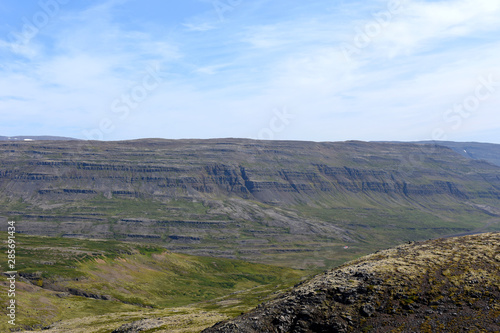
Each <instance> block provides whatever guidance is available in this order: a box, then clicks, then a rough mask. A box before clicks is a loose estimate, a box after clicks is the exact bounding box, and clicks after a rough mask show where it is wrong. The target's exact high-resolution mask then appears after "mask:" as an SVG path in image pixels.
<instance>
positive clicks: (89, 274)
mask: <svg viewBox="0 0 500 333" xmlns="http://www.w3.org/2000/svg"><path fill="white" fill-rule="evenodd" d="M0 236H1V238H0V239H3V240H4V241H1V242H0V252H2V253H6V251H7V235H6V233H0ZM16 243H17V244H16V245H17V250H18V251H17V252H16V269H17V271H18V276H17V279H16V280H17V281H16V296H15V300H16V304H17V308H16V309H17V311H16V327H15V328H16V329H18V330H19V329H29V330H32V329H42V328H45V330H44V331H45V332H47V331H49V332H50V331H53V332H58V331H61V332H79V331H82V332H85V333H88V332H103V330H104V331H106V332H110V331H112V330H113V329H116V328H118V327H120V326H121V325H124V324H127V323H129V322H133V321H135V320H138V319H142V318H156V319H157V318H159V317H161V318H163V319H162V324H161V325H159V324H158V325H157V326H163V327H164V328H165V329H166V330H167V331H169V330H168V328H169V327H171V328H176V329H178V328H182V327H189V328H190V330H192V331H194V332H199V331H200V330H201V329H202V328H205V327H207V326H210V325H211V324H214V323H216V322H217V321H220V320H222V319H227V318H231V317H234V316H235V315H239V314H241V313H242V312H245V311H248V310H249V309H251V308H252V307H254V306H256V305H257V304H259V303H260V302H262V301H263V300H264V299H266V298H267V297H268V296H269V295H270V294H272V293H274V292H277V291H280V290H282V289H284V288H287V287H290V286H291V285H293V284H295V283H297V282H298V281H300V279H301V278H302V276H304V275H305V274H307V272H303V271H296V270H293V269H289V268H279V267H270V266H265V265H259V264H251V263H248V262H243V261H238V260H231V259H221V258H209V257H193V256H190V255H185V254H177V253H171V252H169V251H165V249H163V248H160V247H154V246H149V245H144V244H136V243H122V242H117V241H104V240H84V239H64V238H49V237H40V236H26V235H21V234H19V235H16ZM5 267H6V265H3V264H2V268H5ZM2 271H5V270H2ZM8 284H9V283H8V280H7V279H6V276H4V275H3V274H2V279H0V303H2V304H7V303H8V302H9V299H10V298H8V292H7V290H8V289H9V287H8ZM0 313H1V314H2V317H5V318H7V317H6V308H5V307H2V309H1V311H0ZM198 325H199V326H200V327H201V328H200V329H197V328H196V327H198ZM10 328H12V326H10V325H9V324H8V323H7V321H6V320H3V321H1V322H0V331H1V332H8V331H9V329H10ZM49 328H50V330H49Z"/></svg>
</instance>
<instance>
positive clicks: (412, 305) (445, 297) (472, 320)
mask: <svg viewBox="0 0 500 333" xmlns="http://www.w3.org/2000/svg"><path fill="white" fill-rule="evenodd" d="M499 244H500V233H485V234H478V235H472V236H464V237H457V238H448V239H437V240H430V241H425V242H417V243H411V244H405V245H401V246H398V247H396V248H393V249H389V250H385V251H380V252H377V253H374V254H371V255H368V256H365V257H363V258H361V259H358V260H355V261H352V262H350V263H347V264H345V265H343V266H341V267H339V268H337V269H334V270H331V271H328V272H326V273H324V274H321V275H318V276H316V277H315V278H313V279H312V280H310V281H309V282H306V283H303V284H301V285H297V286H296V287H295V288H294V289H293V290H292V291H290V292H288V293H286V294H283V295H281V296H280V297H278V298H276V299H275V300H273V301H270V302H268V303H265V304H263V305H260V306H259V307H258V308H257V309H255V310H253V311H252V312H250V313H248V314H245V315H242V316H240V317H238V318H236V319H234V320H231V321H229V322H222V323H218V324H216V325H215V326H214V327H212V328H208V329H206V330H204V331H203V332H204V333H213V332H221V333H222V332H224V333H226V332H239V333H244V332H259V333H263V332H304V333H305V332H500V304H499V300H500V246H499Z"/></svg>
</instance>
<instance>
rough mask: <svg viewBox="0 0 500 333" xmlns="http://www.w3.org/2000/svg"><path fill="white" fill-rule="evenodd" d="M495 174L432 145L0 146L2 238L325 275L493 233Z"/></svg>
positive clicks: (499, 192)
mask: <svg viewBox="0 0 500 333" xmlns="http://www.w3.org/2000/svg"><path fill="white" fill-rule="evenodd" d="M498 207H500V167H498V166H496V165H493V164H490V163H488V162H485V161H481V160H474V159H471V158H466V157H464V156H461V155H460V154H458V153H456V152H454V151H453V150H452V149H450V148H447V147H443V146H439V145H434V144H415V143H373V142H359V141H348V142H323V143H318V142H302V141H254V140H243V139H214V140H161V139H148V140H135V141H120V142H98V141H32V142H30V141H28V142H24V141H16V142H11V141H8V142H0V217H1V216H3V219H2V218H0V228H4V230H6V221H7V220H8V219H14V220H16V221H18V222H19V223H18V227H17V230H18V231H19V232H21V233H25V234H32V235H45V236H62V237H78V238H81V237H83V238H99V239H100V238H111V239H117V240H124V241H141V242H147V243H154V244H157V245H161V246H164V247H166V248H167V249H169V250H172V251H176V252H183V253H189V254H195V255H204V256H215V257H225V258H238V259H244V260H249V261H253V262H259V263H267V264H279V265H283V266H289V267H295V268H315V269H321V268H322V267H333V266H334V265H338V264H340V263H343V262H345V261H346V260H348V259H352V258H354V257H357V256H360V255H362V254H367V253H370V252H373V251H375V250H377V249H381V248H387V247H389V246H393V245H395V244H398V243H402V242H405V241H413V240H422V239H429V238H436V237H439V236H443V235H452V234H466V233H471V232H479V231H496V230H500V224H499V222H500V209H499V208H498Z"/></svg>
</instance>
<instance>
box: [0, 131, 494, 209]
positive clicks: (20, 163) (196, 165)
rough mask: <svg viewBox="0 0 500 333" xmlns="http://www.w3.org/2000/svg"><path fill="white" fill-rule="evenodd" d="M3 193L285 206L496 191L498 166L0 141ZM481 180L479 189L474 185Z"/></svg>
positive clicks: (380, 152) (304, 151)
mask: <svg viewBox="0 0 500 333" xmlns="http://www.w3.org/2000/svg"><path fill="white" fill-rule="evenodd" d="M0 157H1V173H0V177H1V178H0V181H1V183H0V186H1V188H2V189H3V194H4V195H7V196H19V197H22V198H23V199H25V200H28V201H30V200H33V201H41V202H43V201H49V200H52V199H57V200H59V201H65V200H69V201H71V200H74V199H76V198H81V197H82V196H83V197H91V196H95V195H97V194H103V195H105V196H108V197H109V196H128V197H139V196H145V197H148V196H156V197H160V198H161V197H166V198H170V197H174V196H176V195H180V196H189V197H205V196H207V195H210V194H220V195H235V196H238V197H241V198H252V199H257V200H259V201H262V202H277V203H280V204H290V203H298V202H304V201H306V202H307V201H309V200H317V199H318V198H321V197H322V196H324V195H332V194H333V195H335V194H338V193H345V194H347V195H352V194H358V193H362V194H366V195H370V194H375V195H380V194H384V195H385V196H388V197H391V196H401V197H409V196H432V195H438V196H440V195H447V196H449V197H453V198H456V199H466V198H471V199H474V198H481V197H486V198H494V199H499V198H500V178H499V175H498V172H499V171H498V170H499V169H498V168H495V167H493V166H491V165H487V164H486V163H482V162H477V161H472V160H469V159H466V158H461V157H460V156H458V155H457V154H455V153H453V152H452V151H451V150H449V149H447V148H444V147H440V146H432V145H416V144H375V143H361V142H347V143H312V142H257V141H249V140H205V141H203V140H200V141H197V140H192V141H190V140H181V141H167V140H159V141H132V142H115V143H107V142H90V143H89V142H78V141H73V142H64V143H61V142H40V143H37V142H19V143H3V144H1V145H0ZM471 183H474V184H477V186H475V187H476V188H477V187H480V188H481V189H480V190H476V189H474V188H473V187H471V186H468V185H469V184H471Z"/></svg>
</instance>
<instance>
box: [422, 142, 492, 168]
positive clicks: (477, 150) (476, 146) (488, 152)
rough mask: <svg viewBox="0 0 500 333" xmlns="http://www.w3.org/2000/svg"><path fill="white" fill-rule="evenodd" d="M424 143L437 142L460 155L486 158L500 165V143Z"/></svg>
mask: <svg viewBox="0 0 500 333" xmlns="http://www.w3.org/2000/svg"><path fill="white" fill-rule="evenodd" d="M420 143H424V144H437V145H441V146H445V147H448V148H451V149H453V150H454V151H455V152H457V153H459V154H460V155H462V156H464V157H468V158H472V159H474V160H484V161H488V162H490V163H492V164H495V165H498V166H500V145H499V144H493V143H480V142H452V141H422V142H420Z"/></svg>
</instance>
